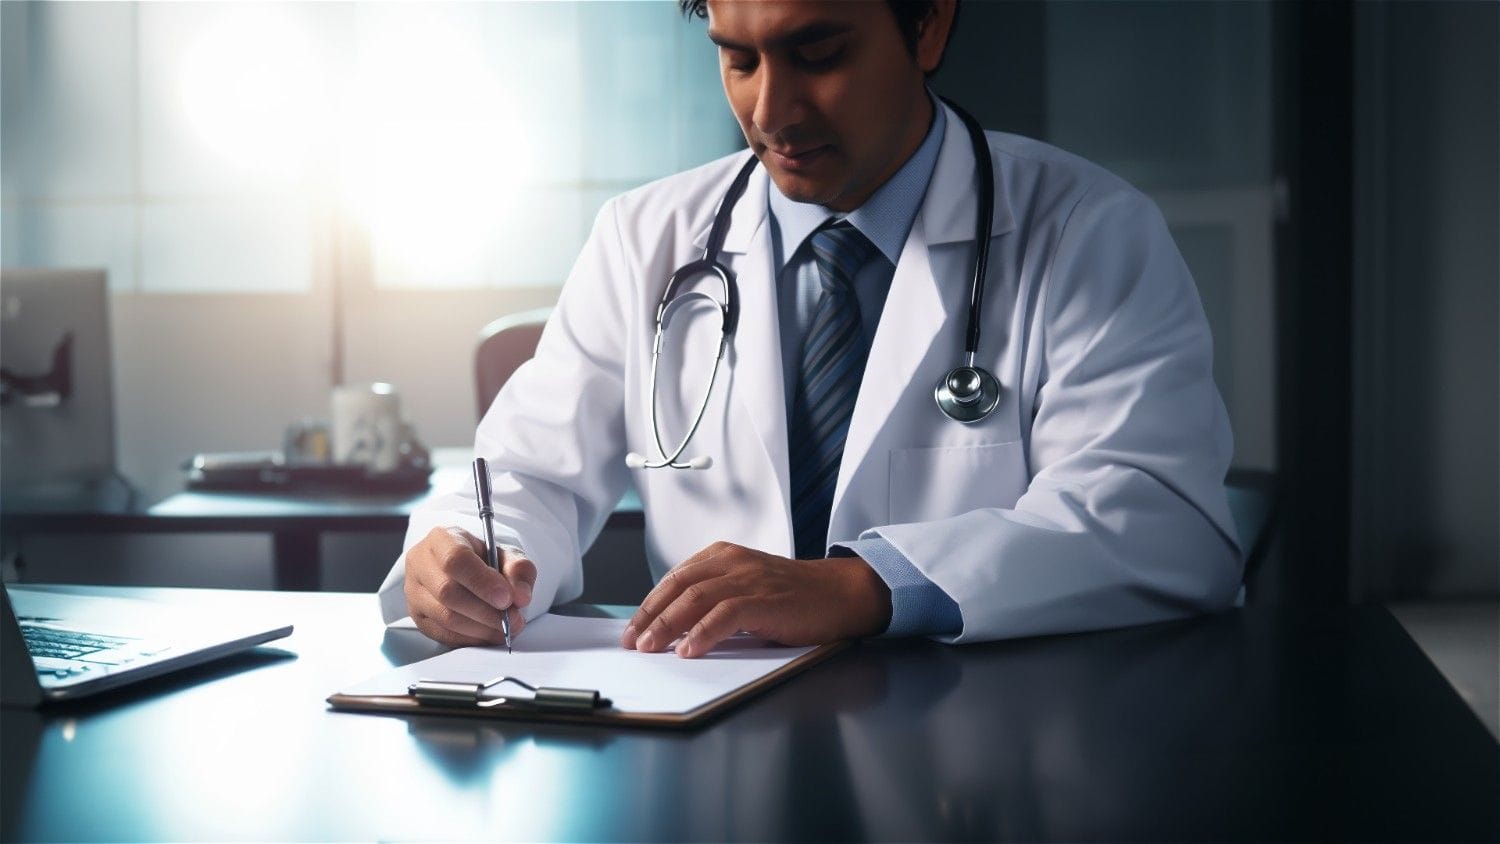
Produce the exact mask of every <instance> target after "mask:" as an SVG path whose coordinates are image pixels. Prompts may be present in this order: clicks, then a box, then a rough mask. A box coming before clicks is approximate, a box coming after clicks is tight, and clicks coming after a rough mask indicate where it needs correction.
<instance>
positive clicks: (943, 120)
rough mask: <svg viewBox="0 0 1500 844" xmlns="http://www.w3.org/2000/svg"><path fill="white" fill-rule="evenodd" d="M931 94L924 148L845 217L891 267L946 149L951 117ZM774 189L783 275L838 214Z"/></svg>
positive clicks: (771, 198)
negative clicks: (811, 238)
mask: <svg viewBox="0 0 1500 844" xmlns="http://www.w3.org/2000/svg"><path fill="white" fill-rule="evenodd" d="M927 96H928V100H929V101H931V102H932V125H931V126H929V127H928V129H927V137H925V138H923V139H922V144H921V146H918V147H917V151H916V152H914V153H912V156H911V158H908V159H907V160H906V163H905V164H903V165H901V169H900V170H897V171H896V174H895V175H894V176H891V177H890V178H889V179H887V180H886V183H885V184H883V185H881V186H880V187H879V188H878V189H877V190H876V191H875V193H873V194H871V196H870V198H869V199H867V200H865V204H864V205H861V206H859V207H858V208H856V209H854V210H853V211H851V212H849V214H848V215H847V216H846V217H845V219H847V220H848V221H849V224H850V225H852V226H854V227H855V228H856V229H859V232H860V234H863V235H864V236H865V237H867V238H869V239H870V242H871V243H873V244H875V248H876V249H879V250H880V254H882V255H884V256H885V257H886V260H888V261H890V262H891V265H892V266H894V265H895V264H896V262H897V260H898V259H899V258H900V257H901V249H902V247H904V246H905V245H906V236H907V235H908V234H910V233H911V224H912V221H913V220H915V219H916V217H917V209H918V208H920V207H921V205H922V197H923V196H924V195H926V193H927V184H928V182H930V181H931V180H932V169H933V167H934V166H935V165H936V164H937V157H938V150H939V149H941V148H942V145H943V132H944V130H945V129H946V128H947V122H948V117H947V115H945V114H944V113H943V107H942V106H941V105H939V104H938V103H937V101H936V100H935V99H934V98H933V97H932V94H931V93H929V94H928V95H927ZM770 188H771V189H770V190H768V191H767V192H766V197H767V204H768V205H769V207H770V212H771V216H772V218H773V219H774V220H775V221H776V226H777V228H778V229H779V230H780V232H781V242H782V244H783V248H782V254H781V265H780V266H778V267H777V268H776V271H777V272H778V273H779V272H781V270H782V269H783V268H784V267H785V266H786V263H787V261H789V260H790V259H791V257H792V256H793V255H795V254H796V252H797V250H798V249H799V248H801V246H802V242H803V241H805V240H807V238H808V236H809V235H811V234H812V233H813V231H814V230H816V229H817V228H818V227H819V226H821V225H823V224H824V223H825V222H827V221H828V220H829V219H830V218H833V217H838V216H840V213H839V212H837V211H833V210H831V209H829V208H825V207H823V206H821V205H815V204H813V203H810V202H796V201H794V200H791V199H788V198H787V197H786V195H785V194H783V193H782V192H781V190H780V189H779V188H777V187H776V183H775V182H774V181H773V182H771V185H770Z"/></svg>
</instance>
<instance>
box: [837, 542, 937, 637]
mask: <svg viewBox="0 0 1500 844" xmlns="http://www.w3.org/2000/svg"><path fill="white" fill-rule="evenodd" d="M841 551H846V552H848V553H850V554H854V555H857V556H858V557H859V558H860V559H862V560H864V561H865V563H867V564H868V565H869V566H870V568H871V569H873V570H874V571H875V574H877V575H879V576H880V579H881V580H883V581H885V585H886V586H887V587H888V588H889V589H890V590H891V623H890V624H889V625H887V626H886V628H885V632H884V633H881V634H880V635H881V636H885V637H897V636H928V635H939V634H951V633H957V632H958V631H959V630H961V629H962V628H963V617H962V615H961V614H960V613H959V611H958V604H957V603H956V602H955V601H954V600H953V599H952V598H950V597H948V593H946V592H944V591H943V590H942V589H940V588H938V586H937V585H936V584H934V583H933V582H932V581H930V580H928V579H927V577H926V576H925V575H923V574H922V572H920V571H918V570H917V567H916V566H914V565H912V563H911V561H910V560H908V559H906V557H905V556H904V555H903V554H902V553H901V552H900V551H897V550H896V547H895V546H894V545H892V544H891V543H890V542H888V541H886V540H885V539H884V538H881V537H879V536H874V537H870V538H869V539H857V540H854V541H852V542H840V543H838V544H837V545H835V546H833V548H832V551H831V553H832V554H833V555H834V556H842V555H841V554H840V552H841Z"/></svg>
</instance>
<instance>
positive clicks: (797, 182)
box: [767, 168, 838, 206]
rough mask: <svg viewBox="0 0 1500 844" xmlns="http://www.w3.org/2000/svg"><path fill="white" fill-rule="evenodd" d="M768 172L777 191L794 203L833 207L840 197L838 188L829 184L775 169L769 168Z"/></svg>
mask: <svg viewBox="0 0 1500 844" xmlns="http://www.w3.org/2000/svg"><path fill="white" fill-rule="evenodd" d="M767 170H768V172H769V173H770V175H771V181H772V182H774V183H775V184H776V189H777V190H779V191H781V195H782V196H784V197H786V198H787V199H790V200H791V201H793V202H802V203H806V204H808V205H825V206H826V205H831V204H832V203H833V201H834V199H835V198H837V196H838V188H837V187H835V186H834V185H833V184H831V183H829V182H825V181H822V180H819V179H809V178H808V177H806V176H800V175H793V174H791V173H785V172H778V171H777V170H776V169H774V168H767Z"/></svg>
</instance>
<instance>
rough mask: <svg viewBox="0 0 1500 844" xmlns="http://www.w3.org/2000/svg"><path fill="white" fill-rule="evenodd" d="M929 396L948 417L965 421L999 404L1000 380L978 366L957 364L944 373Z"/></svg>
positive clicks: (973, 418)
mask: <svg viewBox="0 0 1500 844" xmlns="http://www.w3.org/2000/svg"><path fill="white" fill-rule="evenodd" d="M932 397H933V398H935V399H937V405H938V408H939V409H940V410H942V411H943V413H944V415H946V416H947V417H948V418H949V419H952V420H954V421H955V422H962V423H964V424H965V425H968V424H971V423H974V422H978V421H979V420H981V419H983V418H984V417H986V416H989V415H990V414H991V413H992V412H994V410H995V407H996V406H997V405H999V404H1000V382H999V381H996V380H995V376H993V375H991V374H990V373H989V372H988V371H987V370H985V369H982V368H980V367H977V366H959V367H955V368H954V369H952V370H951V371H950V372H949V373H948V374H947V375H944V376H943V380H941V381H939V382H938V385H937V388H936V389H934V390H933V391H932Z"/></svg>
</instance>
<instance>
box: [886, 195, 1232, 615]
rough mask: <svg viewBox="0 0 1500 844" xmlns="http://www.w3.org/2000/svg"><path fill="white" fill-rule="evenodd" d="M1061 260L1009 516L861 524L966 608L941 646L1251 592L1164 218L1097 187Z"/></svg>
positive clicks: (1218, 410) (1042, 300)
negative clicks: (1243, 586)
mask: <svg viewBox="0 0 1500 844" xmlns="http://www.w3.org/2000/svg"><path fill="white" fill-rule="evenodd" d="M1050 263H1051V265H1050V267H1049V268H1047V269H1046V270H1045V274H1044V276H1043V277H1042V279H1041V282H1040V284H1039V286H1038V288H1039V291H1040V294H1039V298H1038V304H1037V307H1036V311H1035V315H1034V316H1033V317H1031V319H1032V320H1033V325H1032V330H1031V338H1030V340H1029V343H1030V345H1029V346H1028V348H1027V354H1028V355H1030V356H1033V359H1034V360H1037V361H1039V364H1038V365H1039V367H1040V369H1039V371H1038V375H1037V378H1036V386H1035V388H1034V389H1035V394H1034V398H1035V404H1034V415H1033V420H1032V425H1031V428H1030V437H1029V440H1027V439H1025V438H1024V437H1023V444H1024V446H1025V453H1026V456H1027V460H1028V465H1029V467H1030V483H1029V485H1028V487H1027V490H1026V492H1025V493H1024V494H1023V495H1022V496H1021V497H1020V499H1019V500H1018V501H1017V502H1016V504H1015V506H1014V508H1011V509H999V508H990V509H979V510H973V511H970V512H967V513H962V514H960V515H956V516H953V517H951V518H947V519H942V520H938V521H934V522H927V523H922V524H903V525H890V526H886V527H880V528H875V529H873V530H870V531H866V532H865V534H864V537H869V536H879V537H882V538H884V539H886V540H887V541H889V542H890V543H891V544H892V545H893V546H895V548H896V549H897V550H899V551H900V552H901V553H902V554H903V555H904V556H905V557H906V558H907V559H909V560H911V561H912V563H913V564H914V565H916V567H917V568H918V569H920V570H921V572H922V573H923V574H924V575H925V576H926V577H927V578H928V579H929V580H931V581H932V582H933V583H934V584H936V585H937V586H938V587H939V588H941V589H942V590H943V591H944V592H946V593H947V594H948V595H949V596H951V597H952V598H953V599H954V600H955V601H956V602H957V603H958V605H959V609H960V612H961V615H962V618H963V629H962V631H961V632H960V633H959V634H958V635H956V636H950V637H941V638H943V639H944V640H945V641H953V642H964V641H980V640H986V639H997V638H1005V637H1012V636H1026V635H1036V634H1046V633H1058V632H1071V631H1081V630H1091V629H1099V628H1106V627H1114V626H1122V625H1128V624H1137V623H1143V622H1150V621H1159V620H1164V619H1171V618H1177V617H1182V616H1187V615H1191V614H1195V613H1199V612H1203V611H1211V610H1217V609H1221V608H1224V607H1227V606H1229V605H1230V604H1231V603H1232V602H1233V601H1234V599H1235V596H1236V594H1237V593H1238V590H1239V584H1240V578H1241V573H1242V562H1241V557H1240V552H1239V549H1238V547H1237V541H1238V540H1237V538H1236V537H1235V533H1234V528H1233V523H1232V521H1231V519H1230V516H1229V512H1228V504H1227V501H1226V498H1225V494H1224V488H1223V478H1224V474H1225V471H1226V469H1227V468H1228V463H1229V460H1230V456H1231V452H1232V441H1231V436H1230V432H1229V424H1228V420H1227V417H1226V414H1225V412H1224V407H1223V402H1222V401H1221V399H1220V397H1219V394H1218V391H1217V389H1216V388H1215V386H1214V382H1213V375H1212V359H1213V356H1212V348H1211V340H1210V337H1209V331H1208V324H1207V320H1206V319H1205V318H1204V315H1203V309H1202V306H1201V304H1200V303H1199V300H1198V296H1197V291H1196V289H1195V287H1194V285H1193V280H1192V277H1191V276H1190V274H1189V273H1188V270H1187V267H1186V266H1185V264H1184V263H1183V261H1182V258H1181V256H1180V254H1179V253H1178V251H1177V248H1176V246H1175V244H1174V243H1173V242H1172V239H1171V236H1170V234H1169V233H1168V231H1167V227H1166V223H1165V221H1164V220H1163V219H1162V218H1161V215H1160V213H1159V212H1158V211H1157V209H1156V207H1155V205H1154V204H1153V203H1152V202H1151V201H1150V200H1149V199H1147V198H1146V197H1144V196H1143V195H1141V194H1140V193H1139V192H1137V191H1135V190H1134V189H1131V188H1129V187H1128V186H1126V185H1124V184H1123V183H1118V182H1115V181H1113V180H1109V181H1108V182H1107V183H1106V184H1103V185H1095V186H1093V187H1092V188H1090V189H1089V191H1088V192H1086V193H1085V195H1084V196H1083V198H1082V199H1080V200H1079V202H1078V203H1077V205H1075V206H1074V209H1073V211H1072V212H1071V214H1070V216H1069V218H1068V220H1067V222H1066V223H1065V224H1064V225H1063V228H1062V230H1061V234H1060V235H1059V236H1058V241H1057V246H1056V248H1055V250H1054V252H1053V255H1052V260H1051V262H1050ZM862 538H863V537H862Z"/></svg>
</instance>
